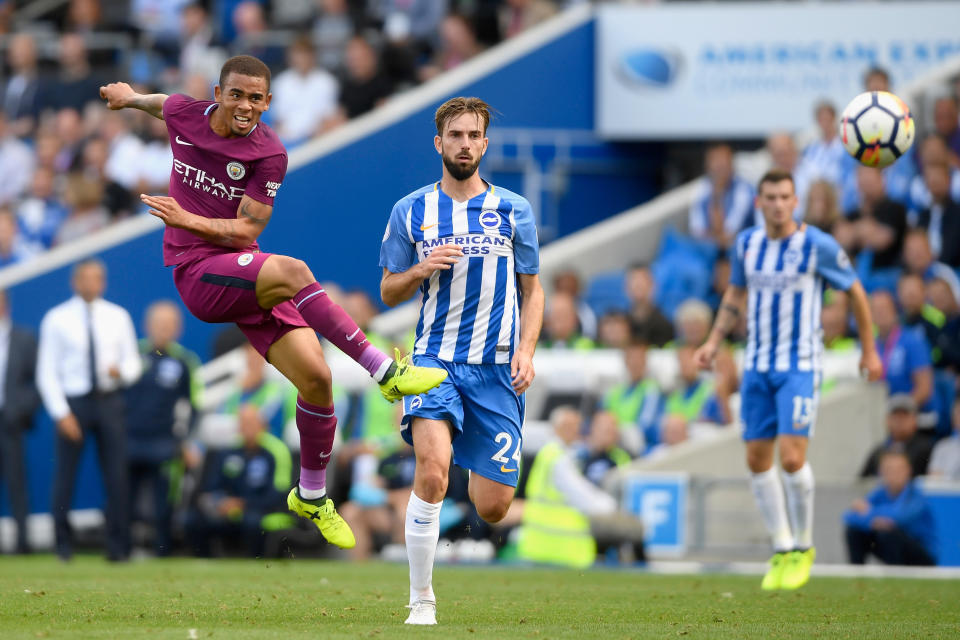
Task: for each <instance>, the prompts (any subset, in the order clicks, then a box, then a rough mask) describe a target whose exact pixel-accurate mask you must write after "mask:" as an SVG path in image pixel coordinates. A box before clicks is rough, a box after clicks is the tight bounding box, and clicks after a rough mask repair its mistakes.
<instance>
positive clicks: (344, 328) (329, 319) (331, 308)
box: [293, 282, 390, 381]
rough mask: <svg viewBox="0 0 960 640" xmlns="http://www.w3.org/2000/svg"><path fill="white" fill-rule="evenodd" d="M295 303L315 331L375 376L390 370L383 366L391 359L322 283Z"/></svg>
mask: <svg viewBox="0 0 960 640" xmlns="http://www.w3.org/2000/svg"><path fill="white" fill-rule="evenodd" d="M293 304H294V305H296V307H297V311H299V312H300V315H301V316H303V319H304V320H306V321H307V324H309V325H310V327H311V328H313V330H314V331H316V332H317V333H319V334H320V335H322V336H323V337H324V338H326V339H327V340H329V341H330V342H332V343H333V344H334V345H336V347H337V348H338V349H340V350H341V351H343V352H344V353H345V354H347V355H348V356H350V357H351V358H353V359H354V360H355V361H357V362H358V363H359V364H360V366H362V367H363V368H364V369H366V370H367V371H368V372H369V373H370V375H371V376H375V377H376V376H377V374H381V375H382V374H383V373H384V372H385V371H386V367H384V366H383V364H384V362H386V361H388V360H390V357H389V356H388V355H387V354H385V353H384V352H382V351H380V350H379V349H377V348H376V347H375V346H373V345H372V344H370V342H369V341H367V336H366V335H364V333H363V331H360V327H358V326H357V323H356V322H354V321H353V318H351V317H350V316H349V315H348V314H347V312H346V311H344V310H343V308H342V307H341V306H340V305H338V304H336V303H334V302H333V300H331V299H330V298H329V296H327V293H326V292H325V291H324V290H323V287H321V286H320V284H319V283H317V282H314V283H313V284H308V285H307V286H305V287H304V288H303V289H301V290H300V291H299V292H297V295H295V296H294V297H293ZM378 381H379V380H378Z"/></svg>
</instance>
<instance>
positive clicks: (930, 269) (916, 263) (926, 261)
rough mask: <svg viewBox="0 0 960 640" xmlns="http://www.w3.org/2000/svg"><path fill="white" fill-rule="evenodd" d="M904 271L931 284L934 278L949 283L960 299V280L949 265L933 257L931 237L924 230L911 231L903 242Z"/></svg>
mask: <svg viewBox="0 0 960 640" xmlns="http://www.w3.org/2000/svg"><path fill="white" fill-rule="evenodd" d="M903 269H904V271H905V272H906V273H912V274H915V275H918V276H920V277H921V278H923V281H924V282H929V281H930V280H932V279H934V278H940V279H941V280H943V281H945V282H947V283H949V285H950V287H951V288H952V289H953V292H954V295H955V296H957V297H958V298H960V278H957V274H956V272H955V271H954V270H953V269H951V268H950V267H949V266H948V265H946V264H944V263H942V262H938V261H937V260H936V259H934V257H933V250H932V249H931V247H930V237H929V236H928V235H927V234H926V233H924V231H923V230H922V229H912V230H910V231H909V232H908V233H907V235H906V238H904V241H903Z"/></svg>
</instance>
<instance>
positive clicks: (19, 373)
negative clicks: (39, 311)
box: [0, 291, 40, 553]
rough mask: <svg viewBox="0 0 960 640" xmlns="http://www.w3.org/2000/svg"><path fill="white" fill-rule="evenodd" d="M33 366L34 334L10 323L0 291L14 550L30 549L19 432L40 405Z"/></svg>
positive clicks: (3, 426) (2, 425)
mask: <svg viewBox="0 0 960 640" xmlns="http://www.w3.org/2000/svg"><path fill="white" fill-rule="evenodd" d="M36 369H37V338H36V336H34V335H33V333H31V332H30V331H28V330H27V329H23V328H21V327H15V326H13V325H12V324H11V323H10V313H9V305H8V303H7V295H6V293H4V292H3V291H0V465H2V468H3V476H2V478H3V482H4V483H6V485H7V495H8V496H9V497H10V506H11V509H12V511H13V517H14V520H16V522H17V547H16V551H17V553H28V552H29V551H30V547H29V545H28V544H27V503H28V500H27V479H26V474H25V472H24V464H23V460H24V450H23V432H24V431H26V430H27V429H29V428H31V427H32V426H33V416H34V414H35V413H36V411H37V408H38V407H39V406H40V394H39V393H38V392H37V386H36V380H35V375H34V374H35V372H36Z"/></svg>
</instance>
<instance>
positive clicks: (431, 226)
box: [420, 222, 440, 231]
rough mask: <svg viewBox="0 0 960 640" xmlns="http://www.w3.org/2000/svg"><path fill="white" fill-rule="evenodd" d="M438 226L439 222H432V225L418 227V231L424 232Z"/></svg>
mask: <svg viewBox="0 0 960 640" xmlns="http://www.w3.org/2000/svg"><path fill="white" fill-rule="evenodd" d="M438 224H440V223H439V222H434V223H433V224H428V225H427V226H423V225H420V231H426V230H427V229H433V228H434V227H435V226H437V225H438Z"/></svg>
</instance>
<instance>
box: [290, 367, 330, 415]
mask: <svg viewBox="0 0 960 640" xmlns="http://www.w3.org/2000/svg"><path fill="white" fill-rule="evenodd" d="M297 391H299V392H300V395H301V396H302V397H303V399H304V400H306V401H307V402H309V403H311V404H316V405H320V406H327V405H328V404H331V403H332V402H333V374H331V373H330V367H328V366H327V363H325V362H322V363H319V364H317V365H316V367H314V370H313V371H311V372H310V376H309V377H308V378H306V379H305V380H303V381H301V382H300V383H299V384H298V385H297Z"/></svg>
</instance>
